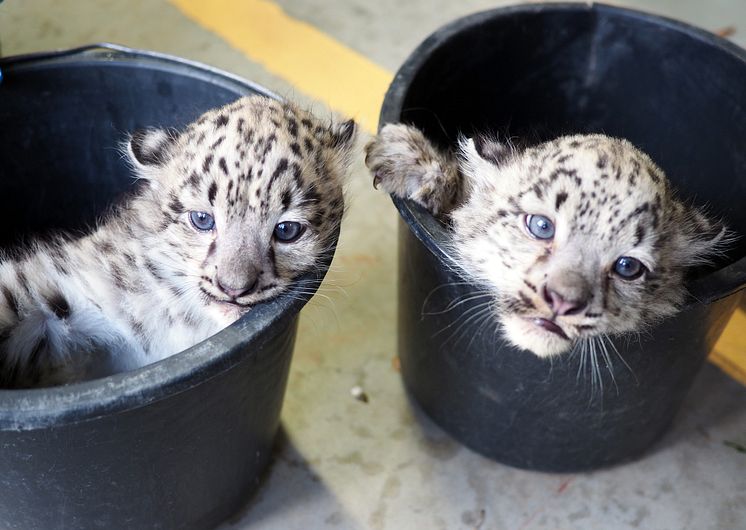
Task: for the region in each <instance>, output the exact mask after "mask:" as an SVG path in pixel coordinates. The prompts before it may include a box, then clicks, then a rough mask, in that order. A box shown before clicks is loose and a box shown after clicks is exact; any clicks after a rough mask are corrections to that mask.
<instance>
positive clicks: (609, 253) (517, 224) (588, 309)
mask: <svg viewBox="0 0 746 530" xmlns="http://www.w3.org/2000/svg"><path fill="white" fill-rule="evenodd" d="M366 151H367V157H366V164H367V165H368V168H369V169H370V170H371V172H372V173H373V175H374V183H375V184H376V185H380V187H381V188H383V189H384V190H385V191H387V192H389V193H390V194H392V195H395V196H397V197H400V198H404V199H409V200H412V201H414V202H416V203H418V204H420V205H421V206H423V207H424V208H426V209H428V210H429V211H430V212H431V213H433V214H435V215H440V216H441V217H445V218H446V219H447V220H448V221H449V225H450V227H449V229H450V236H451V237H450V241H449V243H448V245H449V254H450V255H451V256H452V259H453V262H454V264H455V265H456V266H457V267H458V268H459V269H460V270H461V271H462V272H463V274H464V276H465V277H467V278H470V279H471V280H472V281H474V282H475V283H478V284H480V285H484V286H486V287H487V289H488V290H489V292H490V293H491V294H492V299H493V307H494V312H495V317H496V319H497V320H498V321H499V324H500V327H501V329H502V332H503V334H504V336H505V337H506V338H507V339H508V340H509V341H510V342H511V343H512V344H514V345H515V346H518V347H520V348H523V349H525V350H529V351H531V352H533V353H534V354H536V355H538V356H540V357H548V356H552V355H557V354H560V353H563V352H566V351H568V350H571V349H572V348H573V347H574V345H575V344H577V343H582V342H583V341H589V342H590V341H594V340H598V338H599V337H600V338H603V337H605V336H607V335H609V334H618V333H625V332H639V331H642V330H644V329H645V328H646V327H649V326H650V325H651V324H653V323H655V322H657V321H659V320H660V319H662V318H664V317H666V316H669V315H672V314H674V313H675V312H676V311H677V310H678V309H679V308H680V307H681V305H682V303H683V301H684V298H685V294H686V289H685V287H684V278H685V275H686V273H687V270H688V269H689V268H690V267H692V266H696V265H702V264H705V263H707V262H708V261H709V260H711V259H712V258H713V257H714V256H716V255H718V254H719V253H720V252H721V251H722V247H723V245H724V243H725V241H726V239H727V238H728V232H727V231H726V229H725V228H724V226H723V225H722V223H721V222H720V221H718V220H716V219H713V218H711V217H710V216H708V215H706V214H705V213H704V212H703V211H702V210H700V209H697V208H695V207H693V206H690V205H688V204H686V203H684V202H683V201H682V200H681V199H679V198H677V196H676V194H675V193H674V191H673V189H672V187H671V185H670V183H669V181H668V179H667V178H666V176H665V175H664V173H663V171H662V170H661V169H660V168H659V167H658V166H656V165H655V163H654V162H653V161H652V160H651V159H650V157H649V156H647V155H646V154H645V153H643V152H641V151H640V150H639V149H637V148H635V147H634V146H633V145H632V144H631V143H630V142H628V141H626V140H622V139H617V138H610V137H608V136H604V135H599V134H592V135H574V136H564V137H560V138H557V139H555V140H553V141H549V142H546V143H542V144H540V145H537V146H535V147H531V148H526V149H518V148H515V147H514V146H511V145H507V144H503V143H500V142H498V141H495V140H494V139H492V138H490V137H486V136H476V137H474V138H470V139H462V140H461V141H460V142H459V148H458V153H457V154H453V153H450V152H444V151H441V150H439V149H437V148H436V147H435V146H433V145H432V144H431V143H430V142H429V141H428V140H427V139H426V138H425V137H424V135H423V134H422V133H421V132H420V131H419V130H417V129H415V128H414V127H411V126H408V125H403V124H388V125H386V126H384V127H383V128H382V130H381V131H380V133H379V135H378V136H377V137H376V138H374V139H373V140H372V141H371V142H370V143H369V144H368V146H367V147H366Z"/></svg>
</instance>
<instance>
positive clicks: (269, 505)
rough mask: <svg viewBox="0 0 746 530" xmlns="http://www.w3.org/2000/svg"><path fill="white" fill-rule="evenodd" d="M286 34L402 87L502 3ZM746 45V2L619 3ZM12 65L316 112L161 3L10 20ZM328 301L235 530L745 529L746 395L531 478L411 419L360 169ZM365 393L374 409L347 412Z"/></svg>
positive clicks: (380, 227)
mask: <svg viewBox="0 0 746 530" xmlns="http://www.w3.org/2000/svg"><path fill="white" fill-rule="evenodd" d="M278 3H279V4H280V5H281V6H282V8H283V9H284V10H285V11H286V13H287V14H289V15H290V16H292V17H295V18H298V19H300V20H304V21H307V22H309V23H311V24H312V25H314V26H316V27H317V28H319V29H321V30H323V31H324V32H326V33H328V34H329V35H331V36H332V37H334V38H335V39H337V40H338V41H340V42H341V43H343V44H345V45H347V46H349V47H350V48H352V49H354V50H356V51H358V52H359V53H361V54H363V55H364V56H367V57H368V58H370V59H372V60H373V61H374V62H376V63H378V64H380V65H382V66H384V67H385V68H387V69H389V70H391V71H394V70H395V69H396V67H397V66H398V65H399V64H400V63H401V62H402V61H403V60H404V58H405V57H406V56H407V54H408V53H409V52H410V51H411V50H412V49H413V47H414V46H415V45H416V44H417V43H418V42H419V41H421V40H422V39H423V38H424V37H425V36H426V35H427V34H429V33H430V32H431V31H433V30H434V29H435V28H437V27H438V26H439V25H441V24H443V23H445V22H447V21H449V20H450V19H452V18H455V17H457V16H461V15H463V14H467V13H470V12H472V11H475V10H478V9H484V8H487V7H491V6H495V5H499V4H502V3H505V2H495V1H492V2H487V1H485V0H467V1H462V2H453V1H446V0H437V1H428V2H426V1H422V0H421V1H410V2H401V1H398V0H379V1H377V2H375V3H371V2H369V1H367V0H314V1H301V0H279V1H278ZM620 3H621V4H624V5H627V6H631V7H638V8H642V9H646V10H648V11H653V12H657V13H661V14H665V15H668V16H672V17H676V18H680V19H683V20H686V21H688V22H691V23H693V24H696V25H699V26H702V27H705V28H707V29H710V30H713V31H714V30H720V29H722V28H725V27H734V28H735V33H734V34H733V35H732V37H731V38H732V40H733V41H735V42H736V43H738V44H740V45H742V46H744V45H746V3H745V2H743V1H742V0H732V1H728V0H718V1H710V2H707V3H704V2H700V1H698V0H685V1H677V0H668V1H664V0H657V1H643V0H635V1H625V2H620ZM0 41H1V42H2V53H3V54H4V55H13V54H17V53H25V52H31V51H37V50H46V49H51V48H64V47H71V46H75V45H79V44H85V43H90V42H95V41H113V42H118V43H121V44H126V45H129V46H133V47H139V48H150V49H154V50H159V51H163V52H167V53H173V54H176V55H180V56H183V57H187V58H190V59H194V60H198V61H202V62H205V63H209V64H211V65H214V66H217V67H219V68H223V69H225V70H228V71H230V72H233V73H235V74H238V75H241V76H243V77H246V78H249V79H252V80H254V81H256V82H258V83H260V84H263V85H265V86H267V87H269V88H270V89H272V90H275V91H276V92H278V93H280V94H282V95H286V96H288V97H291V98H293V99H296V100H300V101H301V102H304V103H307V104H309V105H313V106H314V107H315V108H317V109H321V110H323V109H324V107H323V105H322V104H320V103H319V102H314V101H311V100H310V99H309V98H308V97H306V96H305V95H304V94H303V93H302V91H300V90H298V89H297V88H296V87H293V86H290V85H289V84H287V83H286V82H285V81H283V79H280V78H278V77H277V76H275V75H273V74H271V73H269V72H268V71H267V70H265V69H264V68H262V67H261V66H260V65H258V64H257V63H254V62H252V61H251V60H249V59H247V58H246V57H245V56H244V55H243V54H242V53H240V52H239V51H237V50H236V49H234V48H232V47H231V46H230V45H228V44H227V43H226V42H225V41H223V40H222V39H221V38H220V37H218V36H216V35H215V34H213V33H211V32H210V31H208V30H206V29H204V28H203V27H201V26H200V25H198V24H197V23H195V22H194V21H192V20H190V19H188V18H186V17H185V16H184V15H183V14H182V13H181V12H180V11H179V10H178V9H176V8H175V7H174V6H173V5H172V4H169V3H168V2H164V1H160V0H158V1H156V0H139V1H129V2H119V1H115V0H105V1H104V0H98V1H94V0H90V1H82V0H81V1H68V2H56V1H54V0H32V1H26V2H19V1H13V0H7V1H6V2H4V3H3V4H0ZM349 195H350V198H351V200H350V209H349V214H348V216H347V218H346V220H345V224H344V228H343V233H342V238H341V240H340V243H339V247H338V252H337V257H336V258H335V262H334V266H333V270H332V272H331V273H330V274H329V278H328V281H327V282H325V285H324V286H323V287H322V290H321V292H322V294H324V295H326V297H323V298H322V297H316V298H315V299H314V300H313V301H312V302H311V303H310V304H309V306H308V307H307V308H306V309H305V310H304V312H303V317H302V319H301V327H300V333H299V339H298V344H297V348H296V352H295V358H294V361H293V367H292V371H291V376H290V381H289V386H288V391H287V395H286V399H285V406H284V410H283V433H282V436H281V437H280V440H279V441H278V447H277V452H276V458H275V462H274V463H273V465H272V466H271V468H270V470H269V471H268V473H267V475H266V477H265V479H264V482H263V484H262V486H261V489H260V490H259V492H258V493H257V494H256V495H255V496H254V497H253V498H251V499H249V500H248V504H247V507H246V508H245V510H244V511H243V512H241V513H240V514H238V515H237V516H236V518H235V519H234V520H232V521H229V522H227V523H226V525H225V528H226V529H243V528H249V527H251V528H258V529H267V530H273V529H277V530H296V529H297V530H305V529H315V528H327V527H328V528H339V529H344V530H347V529H350V530H352V529H373V530H384V529H386V530H399V529H481V530H486V529H490V530H501V529H539V528H542V529H576V528H577V529H626V528H647V529H671V530H681V529H692V530H704V529H723V530H725V529H728V530H730V529H743V528H746V454H743V453H742V452H739V451H737V450H736V449H734V448H733V447H732V446H731V445H728V444H726V443H724V442H726V441H730V442H736V443H737V444H741V445H746V388H744V387H742V386H740V385H739V384H737V383H736V382H734V381H733V380H731V379H729V378H728V377H726V376H725V375H724V374H722V373H721V372H719V371H718V370H717V369H715V368H714V367H712V366H709V365H708V366H707V367H706V368H705V369H704V370H703V372H702V373H701V375H700V376H699V378H698V379H697V382H696V385H695V388H694V389H693V390H692V392H691V394H690V396H689V399H688V400H687V402H686V404H685V406H684V411H683V412H682V414H681V415H680V417H679V418H678V420H677V422H676V424H675V426H674V428H673V429H672V431H671V432H670V433H669V434H668V435H667V436H666V437H665V438H664V440H663V441H661V442H660V443H659V444H658V445H657V446H656V447H655V448H653V450H651V451H650V453H649V454H648V455H646V456H645V457H644V458H643V459H641V460H640V461H638V462H635V463H632V464H628V465H625V466H621V467H617V468H614V469H609V470H604V471H599V472H594V473H583V474H574V475H553V474H543V473H533V472H526V471H520V470H515V469H511V468H508V467H506V466H503V465H500V464H497V463H494V462H491V461H489V460H486V459H484V458H482V457H480V456H478V455H476V454H474V453H472V452H470V451H469V450H467V449H464V448H463V447H461V446H460V445H459V444H457V443H456V442H454V441H452V440H451V439H450V438H449V437H448V436H447V435H445V434H444V433H443V432H442V431H440V430H439V429H438V428H437V427H435V426H434V425H433V424H431V423H430V422H429V421H428V420H427V419H426V418H425V417H423V415H422V414H420V413H419V412H418V411H417V410H416V409H415V408H413V407H412V406H411V404H410V403H409V402H408V401H407V398H406V396H405V393H404V391H403V388H402V384H401V380H400V377H399V374H398V373H397V371H396V369H395V365H394V363H393V360H394V358H395V356H396V349H395V294H396V286H395V253H396V240H395V228H396V219H397V218H396V214H395V211H394V209H393V207H392V206H391V204H390V202H389V200H388V199H387V198H386V197H384V196H383V195H382V194H379V193H376V192H374V191H373V190H372V188H371V186H370V179H369V177H368V176H367V174H366V172H365V170H364V168H363V166H362V162H361V161H360V160H358V162H357V165H356V167H355V171H354V175H353V179H352V181H351V183H350V186H349ZM356 385H359V386H361V387H363V388H364V389H365V392H366V393H367V395H368V396H369V402H368V403H363V402H361V401H358V400H356V399H354V398H353V397H352V396H351V395H350V389H351V388H352V387H353V386H356Z"/></svg>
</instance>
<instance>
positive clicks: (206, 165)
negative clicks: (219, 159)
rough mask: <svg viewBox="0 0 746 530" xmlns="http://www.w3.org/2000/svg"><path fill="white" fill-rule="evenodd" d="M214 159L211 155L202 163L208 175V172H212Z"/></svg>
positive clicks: (203, 169)
mask: <svg viewBox="0 0 746 530" xmlns="http://www.w3.org/2000/svg"><path fill="white" fill-rule="evenodd" d="M212 158H213V157H212V155H211V154H210V155H207V156H206V157H205V161H204V162H203V163H202V171H203V172H205V173H207V172H208V171H210V166H211V165H212Z"/></svg>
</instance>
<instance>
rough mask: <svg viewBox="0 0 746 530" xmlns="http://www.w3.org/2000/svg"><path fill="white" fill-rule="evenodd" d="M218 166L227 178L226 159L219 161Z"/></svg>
mask: <svg viewBox="0 0 746 530" xmlns="http://www.w3.org/2000/svg"><path fill="white" fill-rule="evenodd" d="M218 166H220V170H221V171H222V172H223V174H224V175H225V176H228V164H226V163H225V158H223V157H222V156H221V157H220V160H219V161H218Z"/></svg>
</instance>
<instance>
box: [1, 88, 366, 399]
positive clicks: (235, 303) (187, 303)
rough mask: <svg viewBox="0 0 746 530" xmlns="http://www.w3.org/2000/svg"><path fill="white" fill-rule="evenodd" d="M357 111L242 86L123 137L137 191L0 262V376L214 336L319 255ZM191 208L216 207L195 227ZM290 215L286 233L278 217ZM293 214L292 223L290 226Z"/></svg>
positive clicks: (79, 373)
mask: <svg viewBox="0 0 746 530" xmlns="http://www.w3.org/2000/svg"><path fill="white" fill-rule="evenodd" d="M354 135H355V126H354V123H353V122H351V121H350V122H345V123H341V124H333V123H332V124H330V123H324V122H322V121H321V120H319V119H317V118H315V117H314V116H312V115H311V114H309V113H307V112H304V111H302V110H300V109H298V108H296V107H295V106H293V105H291V104H287V103H280V102H277V101H274V100H271V99H268V98H264V97H258V96H254V97H248V98H243V99H240V100H238V101H235V102H234V103H231V104H229V105H227V106H225V107H222V108H219V109H215V110H212V111H210V112H207V113H206V114H204V115H203V116H201V117H200V118H199V119H198V120H197V121H195V122H194V123H192V124H191V125H189V126H188V127H186V129H185V130H184V131H183V132H177V131H173V130H160V129H151V130H146V131H139V132H136V133H134V134H132V136H131V137H130V139H129V141H128V142H127V143H126V151H127V153H128V155H129V159H130V162H131V164H132V166H133V169H134V172H135V174H136V176H137V177H138V178H139V179H142V180H144V181H145V182H144V183H143V185H142V186H140V188H139V191H138V192H136V194H135V195H134V196H132V197H131V198H129V200H127V201H126V202H125V203H123V204H121V205H119V207H118V208H117V209H116V210H115V212H114V213H113V214H112V215H110V216H109V217H108V218H107V219H105V220H104V221H103V222H102V223H100V224H99V226H98V227H97V228H96V229H95V230H94V231H93V232H92V233H90V234H88V235H86V236H84V237H80V238H78V239H75V238H71V237H59V238H57V239H56V240H55V241H53V242H51V243H42V242H37V243H35V244H33V245H32V246H31V247H30V248H28V249H26V250H25V251H24V252H23V253H22V254H21V256H20V257H18V258H14V259H11V258H6V259H4V260H3V261H2V262H0V293H1V294H0V383H2V386H3V387H6V388H8V387H10V388H18V387H29V386H46V385H53V384H60V383H68V382H72V381H78V380H82V379H88V378H91V377H97V376H101V375H106V374H109V373H112V372H116V371H120V370H125V369H130V368H135V367H139V366H142V365H145V364H148V363H151V362H154V361H157V360H160V359H163V358H165V357H167V356H169V355H172V354H174V353H176V352H179V351H181V350H183V349H185V348H187V347H189V346H192V345H193V344H195V343H197V342H199V341H201V340H203V339H205V338H207V337H209V336H210V335H212V334H214V333H216V332H217V331H219V330H220V329H222V328H224V327H225V326H227V325H228V324H230V323H231V322H233V321H235V320H236V319H237V318H238V317H239V316H240V315H242V314H243V313H245V312H246V311H248V310H249V309H250V308H251V307H252V306H254V305H255V304H257V303H258V302H261V301H264V300H267V299H269V298H272V297H274V296H277V295H278V294H279V293H281V292H283V291H284V290H285V289H287V288H288V286H289V285H290V284H291V282H293V280H294V279H295V278H296V277H298V276H299V275H301V274H303V273H304V272H307V271H310V270H313V269H314V268H315V267H317V266H319V264H320V260H321V258H322V257H323V256H324V255H325V253H327V252H328V251H329V250H330V248H331V246H332V245H333V242H334V236H335V233H336V231H337V229H338V226H339V223H340V220H341V217H342V213H343V208H344V203H343V195H342V185H343V180H344V179H345V177H346V173H347V168H348V165H349V162H350V154H351V149H352V144H353V143H354ZM193 212H204V213H206V214H209V215H210V216H212V218H214V228H212V229H210V230H205V231H203V230H198V229H197V228H196V227H195V225H194V224H193V222H192V220H191V219H192V213H193ZM282 222H285V223H299V225H300V227H301V230H300V234H299V235H298V236H297V238H296V239H294V240H293V241H290V242H282V241H280V240H279V239H278V236H277V235H276V232H275V229H276V227H277V226H278V224H279V223H282ZM285 226H288V225H285Z"/></svg>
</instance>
